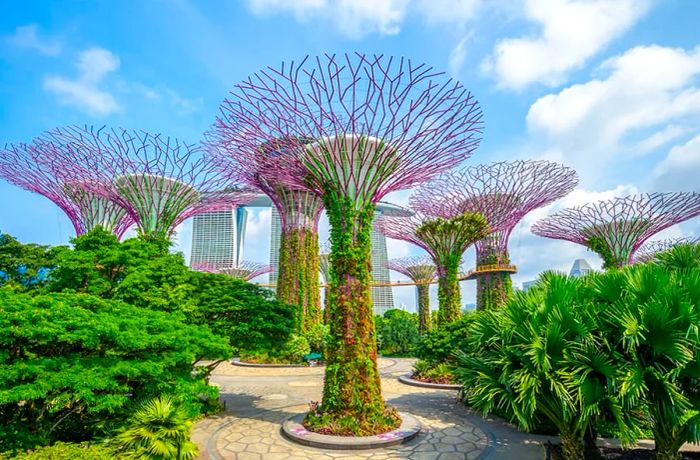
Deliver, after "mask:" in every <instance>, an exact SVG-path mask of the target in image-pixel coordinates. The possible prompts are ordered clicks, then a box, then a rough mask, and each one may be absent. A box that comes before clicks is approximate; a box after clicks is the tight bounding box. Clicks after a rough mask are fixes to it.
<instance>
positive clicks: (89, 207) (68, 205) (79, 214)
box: [0, 139, 134, 238]
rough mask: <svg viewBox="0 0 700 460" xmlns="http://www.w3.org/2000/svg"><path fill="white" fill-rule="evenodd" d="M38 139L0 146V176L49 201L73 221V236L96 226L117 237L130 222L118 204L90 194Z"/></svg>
mask: <svg viewBox="0 0 700 460" xmlns="http://www.w3.org/2000/svg"><path fill="white" fill-rule="evenodd" d="M52 153H53V152H52V151H51V150H49V151H47V150H46V149H45V144H44V143H42V142H41V140H40V139H35V140H34V142H33V143H32V144H24V143H20V144H14V145H12V144H10V145H6V146H5V148H4V149H0V177H1V178H3V179H5V180H6V181H8V182H9V183H11V184H14V185H17V186H19V187H21V188H23V189H25V190H29V191H31V192H35V193H38V194H40V195H43V196H44V197H46V198H48V199H49V200H51V201H53V202H54V203H55V204H56V205H57V206H58V207H59V208H60V209H61V210H62V211H63V212H64V213H65V214H66V216H67V217H68V219H69V220H70V221H71V223H72V224H73V227H74V229H75V233H76V235H81V234H83V233H85V232H86V231H88V230H90V229H92V228H94V227H96V226H98V225H100V226H102V227H103V228H104V229H105V230H107V231H112V232H113V233H114V234H115V235H116V236H117V237H118V238H120V237H121V236H122V235H123V234H124V232H125V231H126V230H127V229H128V228H129V227H130V226H131V225H132V224H133V223H134V221H133V219H132V218H131V217H130V216H128V215H127V213H126V211H125V210H124V209H123V208H122V207H121V206H120V205H118V204H116V203H113V202H111V201H110V200H107V199H104V198H103V197H101V196H99V195H97V194H95V193H92V192H91V191H89V190H88V189H87V188H86V187H85V186H84V185H85V184H84V183H83V182H82V181H81V180H79V179H76V176H77V173H76V171H75V169H74V168H71V167H70V166H69V165H65V166H61V167H59V166H58V165H56V164H55V163H53V161H52V159H53V156H52Z"/></svg>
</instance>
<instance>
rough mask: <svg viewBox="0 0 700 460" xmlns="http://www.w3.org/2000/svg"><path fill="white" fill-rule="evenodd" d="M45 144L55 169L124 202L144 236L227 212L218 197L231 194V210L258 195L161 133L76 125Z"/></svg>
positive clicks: (53, 134)
mask: <svg viewBox="0 0 700 460" xmlns="http://www.w3.org/2000/svg"><path fill="white" fill-rule="evenodd" d="M42 143H43V148H44V149H45V150H46V151H47V152H50V153H51V158H52V160H51V161H52V164H53V166H54V168H56V169H57V170H62V171H70V173H66V174H67V175H69V176H70V177H73V178H75V177H77V178H78V179H79V180H80V181H81V183H83V184H85V186H86V187H89V191H90V192H91V193H95V194H98V195H100V196H102V197H104V198H107V199H109V200H111V201H112V202H114V203H117V204H119V205H120V206H121V207H122V208H124V209H125V210H126V211H127V213H128V214H129V215H130V216H131V218H132V219H133V220H134V221H135V222H136V224H137V226H138V227H139V231H140V233H142V234H152V235H159V236H165V237H167V236H170V235H171V234H172V232H173V231H174V229H175V226H176V225H177V224H178V223H179V222H181V221H182V220H184V218H186V217H189V216H192V215H194V214H197V213H199V212H205V211H208V210H214V209H221V205H222V200H221V199H215V200H211V199H210V198H209V197H211V196H212V195H216V194H220V193H223V192H225V195H226V199H225V201H226V205H227V206H228V205H230V206H236V205H242V204H245V203H247V202H248V201H249V200H250V199H252V198H253V196H254V195H253V194H251V193H245V192H242V191H241V190H240V188H239V187H238V186H236V185H235V184H233V183H231V182H230V180H228V179H227V178H226V177H224V176H223V175H222V174H221V173H220V171H219V170H218V168H217V167H216V166H215V165H214V164H213V163H211V162H209V161H207V159H206V158H205V157H204V155H203V151H202V149H201V148H200V147H199V146H198V145H190V144H186V143H184V142H181V141H179V140H177V139H175V138H170V137H166V136H163V135H160V134H150V133H147V132H143V131H128V130H125V129H116V128H114V129H110V128H106V127H102V128H99V129H95V128H92V127H87V126H86V127H79V126H70V127H66V128H58V129H54V130H52V131H49V132H47V133H45V134H44V135H43V136H42ZM86 189H87V188H86ZM207 203H208V204H211V205H212V206H207Z"/></svg>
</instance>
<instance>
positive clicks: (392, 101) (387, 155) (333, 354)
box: [214, 54, 482, 435]
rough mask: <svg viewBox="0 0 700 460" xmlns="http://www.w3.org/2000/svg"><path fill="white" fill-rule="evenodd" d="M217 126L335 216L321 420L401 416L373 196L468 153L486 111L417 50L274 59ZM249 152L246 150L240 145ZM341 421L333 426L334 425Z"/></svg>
mask: <svg viewBox="0 0 700 460" xmlns="http://www.w3.org/2000/svg"><path fill="white" fill-rule="evenodd" d="M214 129H215V130H220V131H223V130H225V131H226V132H227V135H226V144H225V146H226V149H227V150H228V151H229V152H236V153H237V154H243V155H247V156H253V155H255V154H256V152H260V146H264V145H268V143H275V144H276V146H277V147H278V150H281V151H283V152H285V153H288V154H286V155H279V156H271V155H259V156H261V157H263V158H262V160H261V161H262V163H263V164H264V166H265V167H267V168H269V169H270V170H271V171H274V172H275V173H276V175H275V179H276V180H277V181H279V182H280V183H283V184H285V185H287V186H290V187H292V188H298V189H304V190H308V191H311V192H313V193H315V194H316V195H317V196H319V197H320V198H321V199H322V200H323V204H324V207H325V210H326V213H327V215H328V218H329V222H330V225H331V232H330V233H331V244H332V250H331V256H330V259H331V276H330V278H331V283H330V289H329V305H330V308H331V312H330V339H329V340H328V344H327V349H326V355H327V357H326V363H327V365H326V377H325V380H324V392H323V402H322V404H321V406H320V409H319V411H317V412H316V414H318V415H313V414H312V415H309V416H307V418H306V422H305V423H306V426H307V427H308V428H310V429H311V430H314V429H324V430H326V429H330V430H331V431H332V432H335V433H337V434H341V433H342V434H355V435H368V434H376V433H378V432H380V431H387V430H388V429H391V428H393V427H396V426H398V424H399V420H398V416H397V415H396V412H395V411H392V410H388V409H386V407H385V405H384V401H383V399H382V397H381V389H380V379H379V372H378V369H377V364H376V358H377V350H376V338H375V334H374V321H373V315H372V300H371V296H370V282H371V259H370V252H371V243H370V238H369V234H370V232H371V229H372V219H373V218H374V214H375V205H376V203H377V202H378V201H379V200H381V198H382V197H383V196H385V195H386V194H387V193H390V192H392V191H395V190H399V189H405V188H409V187H412V186H414V185H417V184H419V183H421V182H424V181H426V180H429V179H430V178H431V177H433V176H435V175H436V174H438V173H440V172H442V171H444V170H445V169H447V168H451V167H453V166H455V165H457V164H458V163H460V162H461V161H462V160H464V159H465V158H467V157H469V156H470V155H471V154H472V152H473V151H474V149H476V147H477V145H478V144H479V141H480V135H481V130H482V115H481V110H480V108H479V105H478V103H477V102H476V100H475V99H474V97H473V96H472V95H471V94H470V93H469V92H468V91H467V90H466V89H465V88H464V87H463V86H462V85H461V84H460V83H458V82H456V81H453V80H450V79H448V78H445V77H444V75H443V74H441V73H439V72H435V71H434V70H433V69H432V68H430V67H428V66H426V65H423V64H416V63H414V62H412V61H411V60H410V59H405V58H394V57H389V56H383V55H373V56H370V55H364V54H343V55H328V54H327V55H323V56H318V57H316V58H308V57H307V58H304V59H301V60H300V61H296V62H295V61H292V62H288V63H284V64H282V65H280V66H278V67H268V68H266V69H264V70H262V71H260V72H258V73H257V74H255V75H253V76H251V77H249V78H248V79H246V80H245V81H243V82H241V83H239V84H238V85H236V87H235V88H234V90H233V92H232V94H231V97H230V98H228V99H226V100H225V101H224V103H223V104H222V106H221V116H220V117H219V118H218V119H217V122H216V126H215V128H214ZM240 152H246V153H240ZM329 425H331V426H329Z"/></svg>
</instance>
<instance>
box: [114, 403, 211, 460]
mask: <svg viewBox="0 0 700 460" xmlns="http://www.w3.org/2000/svg"><path fill="white" fill-rule="evenodd" d="M191 428H192V420H191V419H190V418H189V417H188V414H187V412H185V411H184V410H183V409H182V408H181V407H180V406H179V404H178V403H177V401H175V400H174V399H173V398H171V397H169V396H162V397H158V398H154V399H152V400H150V401H147V402H145V403H143V404H142V405H141V407H139V409H138V410H137V411H136V412H135V413H134V415H133V416H131V417H130V419H129V422H128V423H127V425H126V426H125V427H124V428H123V429H122V431H121V432H120V433H119V434H117V436H115V438H114V440H113V442H112V444H113V445H114V446H115V447H116V449H117V451H118V452H120V453H121V457H122V458H124V459H125V460H126V459H133V460H191V459H194V458H195V457H197V454H198V453H199V452H198V449H197V445H196V444H195V443H193V442H192V441H190V429H191Z"/></svg>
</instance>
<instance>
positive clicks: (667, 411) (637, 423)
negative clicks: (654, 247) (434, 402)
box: [455, 247, 700, 460]
mask: <svg viewBox="0 0 700 460" xmlns="http://www.w3.org/2000/svg"><path fill="white" fill-rule="evenodd" d="M699 260H700V251H698V250H697V249H696V248H691V247H679V248H676V249H674V250H672V251H670V252H668V253H665V254H662V255H660V256H659V258H658V260H657V261H655V262H653V263H649V264H640V265H636V266H631V267H625V268H623V269H614V270H610V271H608V272H606V273H603V274H592V275H589V276H587V277H585V278H582V279H576V278H570V277H566V276H563V275H555V274H546V275H544V276H543V277H542V279H541V281H540V283H538V284H537V286H535V287H534V288H531V289H530V290H529V291H528V292H527V293H518V294H517V295H516V296H515V297H514V299H513V300H512V301H511V302H509V304H508V306H507V307H506V308H505V309H503V310H501V311H495V312H486V313H483V314H478V315H477V316H475V319H474V321H473V323H472V324H471V325H470V327H469V330H468V346H467V347H466V349H465V350H464V351H461V352H458V356H459V359H458V361H459V364H458V366H457V367H456V370H455V373H456V377H457V379H458V380H459V381H460V382H461V383H463V385H464V387H463V390H462V396H463V397H464V399H465V401H466V402H467V403H468V404H470V405H471V406H472V407H474V408H475V409H477V410H480V411H482V412H485V413H488V412H493V411H495V412H500V413H504V414H506V415H509V416H510V417H511V418H512V419H513V420H515V421H517V422H518V423H519V424H520V425H521V426H522V427H524V428H526V429H532V428H534V427H535V426H536V425H537V424H539V423H541V422H542V420H543V419H545V420H547V421H548V422H550V423H551V424H552V425H554V426H555V427H556V429H557V430H558V432H559V434H560V436H561V438H562V448H563V450H564V453H565V455H566V458H569V459H574V460H576V459H581V458H585V457H587V456H588V455H594V454H595V452H594V451H595V445H594V443H593V442H592V441H593V440H594V435H595V433H596V429H597V427H598V426H601V425H603V426H609V424H610V422H614V423H615V424H616V429H615V430H614V431H615V432H616V433H617V434H618V436H619V437H620V439H621V441H623V443H629V442H632V441H633V440H634V439H635V438H636V437H638V436H639V435H640V433H641V432H642V431H641V430H642V429H644V428H648V429H649V430H650V431H651V432H652V433H653V435H654V439H655V442H656V457H657V458H659V459H663V460H666V459H678V458H680V456H679V454H678V449H679V448H680V446H681V445H682V444H683V443H684V442H698V441H700V413H699V412H698V407H700V390H699V389H700V365H699V364H698V363H699V362H700V330H699V328H698V325H699V324H700V268H698V267H699V266H700V265H699V264H698V261H699ZM584 446H585V447H587V448H588V450H589V451H588V452H589V453H588V454H587V453H585V451H586V449H585V447H584Z"/></svg>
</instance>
